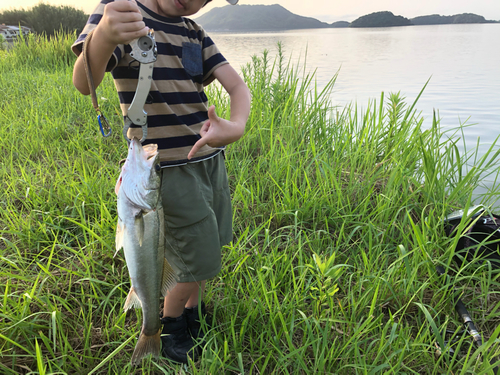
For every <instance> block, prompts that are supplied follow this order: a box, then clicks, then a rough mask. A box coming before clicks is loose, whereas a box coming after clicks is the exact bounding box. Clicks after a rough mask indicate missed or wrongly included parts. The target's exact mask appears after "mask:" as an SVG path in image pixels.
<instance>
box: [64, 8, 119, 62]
mask: <svg viewBox="0 0 500 375" xmlns="http://www.w3.org/2000/svg"><path fill="white" fill-rule="evenodd" d="M113 1H114V0H101V2H100V3H99V5H97V7H96V8H95V9H94V11H93V12H92V14H91V15H90V17H89V19H88V20H87V23H86V25H85V27H84V28H83V31H82V32H81V34H80V35H79V36H78V38H77V39H76V41H75V43H73V45H72V46H71V50H72V51H73V53H74V54H75V55H77V56H79V55H80V54H81V53H82V48H83V42H84V41H85V38H86V37H87V35H89V33H90V32H91V31H92V30H94V29H95V28H96V27H97V25H98V24H99V22H100V21H101V19H102V15H103V14H104V6H105V5H106V4H107V3H111V2H113ZM123 55H124V46H123V45H118V46H117V47H116V48H115V50H114V52H113V55H112V56H111V58H110V59H109V61H108V65H107V66H106V71H108V72H109V71H111V70H113V69H114V68H115V67H116V65H118V62H119V61H120V59H121V58H122V56H123Z"/></svg>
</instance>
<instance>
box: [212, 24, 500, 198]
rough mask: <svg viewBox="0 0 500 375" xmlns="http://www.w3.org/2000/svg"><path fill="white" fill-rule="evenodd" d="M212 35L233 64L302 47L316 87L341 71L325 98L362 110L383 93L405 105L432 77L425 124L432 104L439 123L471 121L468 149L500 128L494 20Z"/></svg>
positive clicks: (499, 56)
mask: <svg viewBox="0 0 500 375" xmlns="http://www.w3.org/2000/svg"><path fill="white" fill-rule="evenodd" d="M210 35H211V37H212V39H213V40H214V41H215V43H217V45H218V47H219V49H220V50H221V51H222V53H223V54H224V55H225V57H226V58H227V59H228V60H229V61H230V62H231V64H232V65H233V66H234V67H240V66H242V65H244V64H246V63H248V62H250V61H251V57H252V55H255V54H257V55H260V54H261V53H262V51H264V49H267V50H268V51H269V52H270V55H271V56H275V55H276V51H277V43H278V42H281V43H282V45H283V48H284V51H285V55H286V56H287V57H290V56H291V58H292V61H294V62H297V61H301V62H303V61H304V58H305V57H306V52H307V61H306V71H313V70H314V69H316V70H317V73H316V77H317V80H318V86H319V87H322V86H324V85H325V84H326V83H327V82H328V81H329V80H330V79H331V78H332V77H333V76H334V75H335V73H336V72H338V73H339V74H338V78H337V81H336V84H335V89H334V93H333V94H332V98H331V99H332V102H333V103H334V104H338V105H341V106H344V105H346V104H349V103H351V102H352V103H354V102H356V103H357V105H358V108H366V107H367V105H368V102H369V101H370V100H374V99H376V100H377V102H378V100H379V99H380V94H381V92H382V91H384V92H385V94H386V96H387V94H388V93H390V92H401V94H402V95H403V96H405V97H406V98H407V102H408V103H411V102H413V100H414V99H415V98H416V97H417V95H418V93H419V92H420V91H421V90H422V88H423V87H424V85H425V83H426V82H427V81H428V80H429V79H430V81H429V84H428V86H427V88H426V89H425V91H424V93H423V95H422V97H421V98H420V100H419V102H418V104H417V109H418V110H419V111H421V112H422V115H423V117H424V124H425V126H430V125H431V121H432V112H433V109H435V110H436V111H438V112H439V116H440V118H441V125H442V127H444V128H450V129H451V128H456V127H457V126H459V125H460V124H471V125H472V124H476V125H473V126H470V127H466V128H465V131H464V132H465V137H464V138H465V139H464V140H465V143H466V147H467V149H468V150H470V149H473V148H474V147H475V146H476V143H477V141H478V138H479V139H480V144H481V145H480V147H479V149H480V153H484V152H486V150H487V149H488V147H489V146H490V145H491V142H492V141H493V140H494V139H495V138H496V137H497V136H498V135H499V134H500V48H498V43H499V42H498V41H499V40H500V24H475V25H435V26H434V25H433V26H412V27H391V28H367V29H349V28H346V29H326V30H323V29H321V30H319V29H312V30H298V31H284V32H273V33H215V32H212V33H210ZM498 148H500V145H497V146H496V149H498ZM495 170H500V161H499V165H498V167H496V168H495ZM486 191H490V192H492V191H493V192H496V194H497V205H500V186H496V185H495V184H494V182H493V181H491V180H490V181H486V188H485V189H479V190H478V193H484V192H486Z"/></svg>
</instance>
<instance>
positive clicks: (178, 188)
mask: <svg viewBox="0 0 500 375" xmlns="http://www.w3.org/2000/svg"><path fill="white" fill-rule="evenodd" d="M161 181H162V182H161V196H162V204H163V212H164V216H165V258H166V259H167V261H168V262H169V263H170V265H171V266H172V268H173V269H174V271H175V273H176V275H177V281H178V282H192V281H202V280H207V279H209V278H211V277H214V276H215V275H217V273H219V271H220V269H221V248H222V246H223V245H226V244H228V243H229V242H231V241H232V239H233V229H232V210H231V197H230V194H229V185H228V181H227V172H226V166H225V162H224V155H223V152H221V153H219V154H218V155H216V156H215V157H213V158H211V159H207V160H204V161H201V162H195V163H189V164H186V165H181V166H177V167H168V168H163V169H162V178H161Z"/></svg>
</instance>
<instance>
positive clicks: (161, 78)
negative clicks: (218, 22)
mask: <svg viewBox="0 0 500 375" xmlns="http://www.w3.org/2000/svg"><path fill="white" fill-rule="evenodd" d="M111 1H112V0H101V2H100V4H99V5H98V6H97V7H96V9H95V10H94V12H93V13H92V14H91V15H90V17H89V19H88V21H87V24H86V26H85V28H84V29H83V31H82V33H81V34H80V35H79V37H78V39H77V40H76V42H75V43H74V44H73V46H72V49H73V51H74V52H75V54H77V55H79V54H80V53H81V51H82V47H83V42H84V40H85V37H86V36H87V35H88V33H90V32H91V31H92V30H93V29H95V27H96V26H97V25H98V23H99V21H100V20H101V18H102V15H103V13H104V7H105V5H106V4H107V3H110V2H111ZM137 4H138V6H139V9H140V11H141V13H142V16H143V20H144V22H145V23H146V26H147V27H149V28H151V29H153V30H154V36H155V41H156V44H157V49H158V56H157V60H156V62H155V63H154V70H153V80H152V83H151V90H150V92H149V95H148V99H147V100H146V104H145V106H144V110H145V111H146V113H147V114H148V135H147V139H146V140H145V141H144V143H143V144H148V143H156V144H157V145H158V150H159V153H160V164H161V166H162V167H166V166H174V165H181V164H185V163H187V162H188V160H187V155H188V153H189V151H190V150H191V148H192V146H193V145H194V144H195V143H196V142H197V141H198V140H199V139H200V130H201V127H202V125H203V123H204V122H205V121H207V120H208V99H207V96H206V95H205V92H204V91H203V87H204V86H206V85H208V84H209V83H210V82H212V80H213V79H214V77H213V72H214V71H215V70H216V69H217V68H218V67H220V66H222V65H224V64H227V61H226V59H225V58H224V56H222V54H221V53H220V51H219V50H218V48H217V46H216V45H215V44H214V42H213V41H212V39H210V37H209V36H208V35H207V33H206V32H205V31H204V30H203V28H202V27H201V26H199V25H198V24H196V22H194V21H192V20H190V19H188V18H185V17H175V18H168V17H163V16H160V15H158V14H156V13H154V12H153V11H151V10H150V9H148V8H146V7H145V6H144V5H142V4H140V3H137ZM130 51H131V48H130V46H129V45H119V46H117V47H116V49H115V51H114V53H113V55H112V57H111V59H110V60H109V62H108V65H107V67H106V70H107V71H111V74H112V75H113V78H114V81H115V86H116V89H117V91H118V97H119V100H120V106H121V110H122V112H123V115H124V116H125V115H126V113H127V110H128V107H129V106H130V103H131V102H132V99H133V98H134V95H135V90H136V88H137V79H138V76H139V69H138V67H139V63H138V62H137V61H135V60H134V59H133V58H132V57H130V55H129V53H130ZM134 136H135V137H137V138H139V139H140V138H142V129H141V128H140V127H139V126H135V125H133V126H132V127H131V128H130V129H129V132H128V137H129V138H132V137H134ZM218 152H220V149H216V148H212V147H209V146H208V145H205V146H203V147H202V148H201V149H200V151H198V153H197V154H196V155H195V157H194V158H192V159H191V160H190V161H200V160H204V159H208V158H210V157H212V156H214V155H216V154H217V153H218Z"/></svg>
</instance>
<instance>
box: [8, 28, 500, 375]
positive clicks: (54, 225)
mask: <svg viewBox="0 0 500 375" xmlns="http://www.w3.org/2000/svg"><path fill="white" fill-rule="evenodd" d="M73 38H74V36H72V35H70V36H67V35H60V36H59V37H58V38H56V39H51V40H44V41H38V42H37V46H36V48H35V49H34V50H33V49H32V48H30V47H29V45H30V42H29V41H28V43H24V44H23V43H20V44H18V45H16V46H15V47H14V48H13V49H12V50H10V51H8V52H5V51H0V88H1V92H2V101H1V102H0V150H1V151H0V152H1V159H0V160H1V161H0V181H1V183H2V185H1V190H0V230H1V232H0V237H1V241H0V353H1V356H0V357H1V359H0V370H1V372H2V373H5V374H18V373H39V374H66V373H67V374H84V373H85V374H87V373H92V374H129V373H134V374H139V373H151V374H173V373H189V374H221V373H227V374H232V373H234V374H242V373H245V374H313V373H325V374H326V373H328V374H333V373H339V374H357V373H360V374H361V373H362V374H378V373H394V374H400V373H419V374H442V373H447V372H453V373H462V374H466V373H475V374H486V373H488V371H490V370H488V369H491V367H492V365H490V361H492V360H493V358H494V357H495V356H496V355H498V351H499V348H498V342H497V340H496V339H497V337H498V333H499V329H497V328H496V326H497V323H498V321H499V316H500V311H499V306H500V303H499V301H500V298H499V296H498V292H497V291H498V290H499V281H498V276H497V274H495V273H494V272H493V271H492V270H490V269H489V268H488V265H485V266H483V267H480V268H477V267H475V268H473V267H471V266H466V267H464V268H463V269H460V270H458V269H456V268H454V265H453V264H451V256H452V249H453V247H454V244H455V243H456V240H457V239H456V238H451V239H450V238H446V237H445V235H444V232H443V228H442V224H441V223H440V220H441V219H442V218H443V217H444V215H446V214H448V213H449V212H450V211H453V210H455V209H458V208H463V207H468V206H469V205H470V204H471V194H472V191H473V190H474V188H475V187H476V186H477V185H478V184H480V183H481V175H482V173H483V172H484V171H488V170H491V166H492V165H494V164H493V163H495V161H496V160H497V159H498V151H495V146H494V145H493V146H492V147H491V149H490V150H489V152H487V153H486V155H484V156H479V155H478V154H477V152H476V151H475V150H472V151H471V150H469V151H467V152H465V153H460V152H459V151H458V150H459V149H458V146H457V144H458V142H459V141H460V135H461V134H460V131H461V127H460V126H457V129H455V130H454V133H451V134H448V133H443V132H442V131H441V129H440V126H439V119H438V118H437V117H436V118H435V119H434V121H433V122H432V125H431V126H430V127H424V124H423V120H422V118H421V116H420V115H419V112H418V110H417V109H416V108H417V107H418V104H417V100H418V98H414V99H413V100H410V101H407V100H406V99H405V98H403V97H402V95H401V94H399V93H394V94H389V95H384V94H382V95H381V97H380V99H379V100H378V101H372V102H370V103H368V106H367V108H366V109H364V110H360V109H358V108H357V106H356V105H355V104H352V105H350V106H347V107H345V108H339V107H333V106H332V105H331V102H330V94H331V92H332V89H333V87H334V84H335V78H336V76H333V78H332V80H331V81H330V82H329V83H328V84H327V85H326V87H325V88H323V89H321V90H319V89H318V88H317V85H316V81H315V75H314V73H307V71H306V70H305V69H301V68H299V67H298V66H293V65H292V64H291V63H290V62H289V61H288V60H287V59H286V57H285V53H284V52H283V51H282V50H281V47H280V46H279V45H278V57H277V58H276V59H274V60H270V59H269V57H268V54H267V52H264V53H263V54H262V55H261V56H256V57H254V58H253V60H252V62H251V63H250V64H248V65H247V66H245V67H243V69H242V72H243V76H244V78H245V80H246V82H247V83H248V86H249V87H250V90H251V92H252V110H251V114H250V118H249V121H248V124H247V130H246V134H245V136H244V137H243V138H242V139H241V140H240V141H238V142H237V143H235V144H232V145H230V146H229V147H228V152H227V168H228V173H229V176H230V187H231V191H232V196H233V207H234V239H233V242H232V243H231V244H230V245H228V246H226V247H225V248H224V249H223V270H222V271H221V273H220V274H219V275H218V276H217V277H216V278H215V279H214V280H212V281H211V283H210V287H209V288H208V291H207V298H206V300H207V303H208V307H209V310H210V311H211V312H212V313H213V315H214V324H213V325H214V327H213V329H212V330H211V332H210V334H209V336H208V342H207V346H206V348H205V350H204V352H203V356H202V357H201V359H200V360H199V361H198V362H196V363H191V364H189V365H187V366H180V365H177V364H175V363H171V362H168V361H166V360H158V361H155V360H150V359H146V360H144V361H143V366H142V367H139V368H132V367H131V366H130V364H129V361H130V356H131V352H132V350H133V347H134V344H135V336H136V335H137V333H138V331H139V330H140V325H141V315H140V314H141V313H140V311H136V312H129V313H124V312H123V311H122V306H123V302H124V300H125V298H126V295H127V293H128V287H129V280H128V274H127V270H126V266H125V262H124V258H123V255H122V254H121V253H118V255H117V256H116V257H113V254H114V230H115V222H116V208H115V203H116V199H115V196H114V191H113V190H114V189H113V188H114V183H115V180H116V178H117V175H118V172H119V160H120V159H121V158H123V157H124V155H125V154H126V145H125V144H124V142H123V140H122V139H121V129H120V127H121V115H120V113H119V104H118V99H117V96H116V94H115V92H114V87H113V83H112V80H111V79H110V77H106V78H105V80H104V82H103V84H102V85H101V86H100V88H99V89H98V96H99V98H100V101H101V102H102V104H103V106H104V111H105V113H106V114H107V115H108V117H109V118H110V120H111V123H112V124H113V131H114V132H113V134H112V136H111V137H110V138H103V137H101V136H100V134H99V131H98V126H97V122H96V120H95V114H94V113H93V109H92V106H91V104H90V99H89V98H88V97H83V96H82V95H80V94H79V93H78V92H77V91H76V90H75V89H74V88H73V86H72V83H71V72H72V61H73V57H68V56H70V55H67V49H68V48H69V46H70V44H71V41H72V39H73ZM61 45H62V46H64V49H63V50H61ZM208 95H209V97H210V101H211V103H214V104H216V106H217V110H218V114H219V115H221V116H227V115H228V113H229V112H228V111H229V103H228V98H227V96H226V95H225V94H224V93H223V91H222V90H221V89H220V87H218V86H217V85H213V86H212V87H210V88H209V89H208ZM421 95H425V91H424V89H423V90H422V93H421ZM447 135H450V137H447ZM472 162H473V165H472V166H471V164H472ZM482 199H483V203H485V204H488V203H490V201H492V199H494V196H484V197H482ZM437 263H439V264H442V265H444V266H446V267H450V268H454V269H455V271H457V272H458V273H457V277H456V278H454V279H453V280H450V281H448V282H444V281H443V280H442V279H439V278H438V277H437V275H436V272H435V264H437ZM450 283H453V285H455V286H457V287H460V289H461V290H462V292H463V296H462V298H463V299H464V301H466V304H467V306H468V307H469V309H470V311H471V312H472V314H473V316H474V318H475V322H476V324H477V326H478V327H479V329H480V330H481V332H482V334H483V335H484V342H485V344H484V345H483V347H482V348H481V349H480V350H475V348H474V347H473V346H472V345H471V340H470V339H469V338H468V337H467V336H466V335H463V334H461V333H460V328H461V325H460V321H459V320H458V318H457V316H456V315H455V314H454V312H453V306H452V303H451V302H450V301H451V291H450V288H449V286H450V285H451V284H450ZM445 329H451V330H452V331H453V332H455V333H454V338H455V339H456V342H455V343H454V344H453V345H454V346H453V348H454V350H455V352H454V354H453V353H451V354H450V352H447V351H445V353H444V354H442V355H437V354H436V347H435V343H441V344H442V345H443V347H444V341H446V340H447V339H446V340H445V337H444V335H443V332H444V330H445Z"/></svg>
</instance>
